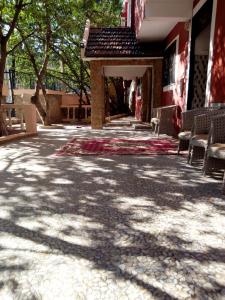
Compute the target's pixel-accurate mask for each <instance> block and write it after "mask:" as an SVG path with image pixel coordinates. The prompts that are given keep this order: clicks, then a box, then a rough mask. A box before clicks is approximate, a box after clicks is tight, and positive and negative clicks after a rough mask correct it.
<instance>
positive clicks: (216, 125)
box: [203, 114, 225, 174]
mask: <svg viewBox="0 0 225 300" xmlns="http://www.w3.org/2000/svg"><path fill="white" fill-rule="evenodd" d="M203 169H204V173H205V174H207V173H209V172H210V171H213V170H221V169H222V170H223V169H225V114H223V115H219V116H216V117H213V118H212V121H211V128H210V133H209V138H208V144H207V148H206V152H205V157H204V168H203Z"/></svg>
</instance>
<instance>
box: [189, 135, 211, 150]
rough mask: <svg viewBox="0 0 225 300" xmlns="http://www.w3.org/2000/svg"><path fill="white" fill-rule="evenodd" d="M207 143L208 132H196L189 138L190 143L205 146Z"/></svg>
mask: <svg viewBox="0 0 225 300" xmlns="http://www.w3.org/2000/svg"><path fill="white" fill-rule="evenodd" d="M207 143H208V134H196V135H194V136H193V137H192V139H191V145H193V146H196V147H202V148H206V147H207Z"/></svg>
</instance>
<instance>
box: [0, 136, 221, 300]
mask: <svg viewBox="0 0 225 300" xmlns="http://www.w3.org/2000/svg"><path fill="white" fill-rule="evenodd" d="M79 134H80V133H79ZM95 134H96V133H95ZM104 134H105V133H104ZM77 135H78V134H77ZM83 135H85V136H86V135H87V136H88V133H86V132H85V134H83ZM83 135H82V136H83ZM93 135H94V133H93ZM101 135H102V136H103V133H102V134H101ZM132 135H133V133H132ZM121 136H122V133H121ZM64 138H65V137H63V134H60V137H59V139H58V138H57V132H55V133H53V134H52V135H51V136H50V137H49V133H47V134H46V135H45V134H44V136H43V138H41V139H40V138H33V139H28V140H26V141H21V142H19V143H18V144H16V145H17V147H18V148H17V152H15V148H14V147H13V145H10V146H9V150H10V151H11V156H9V157H8V156H6V157H5V159H3V161H4V165H3V170H2V173H1V182H2V183H1V187H0V201H1V215H0V231H1V233H2V234H3V237H4V236H7V237H10V238H11V239H12V240H13V241H14V239H15V243H16V242H17V239H19V245H20V243H21V245H20V246H19V247H15V249H14V250H15V251H14V252H15V254H14V255H17V256H18V257H19V258H20V261H21V262H22V263H20V264H18V265H16V264H15V265H10V263H9V262H10V259H11V258H12V254H11V251H12V250H10V246H9V245H8V241H7V240H6V242H5V243H3V242H4V238H3V242H1V239H0V242H1V247H2V248H1V249H0V250H1V252H2V253H3V254H4V255H5V256H6V259H5V260H4V261H3V262H1V264H2V268H1V267H0V272H2V273H3V271H4V273H5V271H7V272H8V273H7V274H14V272H13V271H15V272H16V271H17V272H20V271H21V272H26V270H29V269H30V268H32V263H31V262H32V258H31V259H30V260H27V259H26V253H27V252H29V253H33V255H36V254H37V255H38V254H41V253H45V254H46V255H49V256H50V255H60V256H61V255H63V256H65V257H70V258H71V257H72V260H74V259H78V260H79V259H85V260H87V261H90V262H91V263H92V264H93V268H94V269H95V270H99V271H104V272H106V274H111V275H113V277H114V278H116V279H117V280H123V281H125V282H128V281H129V282H131V283H132V284H134V285H135V286H137V287H139V288H140V289H142V290H145V291H146V292H148V293H149V295H153V296H154V297H155V299H179V293H178V290H177V286H178V285H183V286H184V288H186V290H187V294H188V293H189V294H188V295H189V296H190V295H192V297H196V296H199V295H201V297H204V295H207V293H209V292H210V295H213V296H217V295H222V293H223V291H224V288H225V287H224V285H223V284H221V283H219V282H218V280H217V277H216V276H217V275H216V274H214V272H212V271H211V270H209V266H211V265H215V264H216V265H217V264H218V265H220V267H221V265H222V266H223V268H222V267H221V268H222V269H223V270H224V264H225V258H224V248H223V247H222V246H221V243H222V239H223V238H224V237H225V232H224V231H223V230H222V229H221V224H223V222H224V216H225V214H224V212H225V205H224V202H223V201H222V199H221V192H220V189H219V185H220V183H217V182H216V181H215V180H213V179H211V178H204V177H203V176H202V175H201V172H200V171H199V170H197V169H196V168H193V167H190V166H187V165H186V163H185V158H183V157H175V156H151V157H138V156H129V157H128V156H113V157H54V156H51V155H50V154H52V153H54V151H55V149H56V148H57V147H59V145H60V144H62V143H64V142H65V141H64ZM56 139H57V142H56ZM6 148H7V147H6ZM10 151H9V153H10ZM31 154H32V155H31ZM49 155H50V156H49ZM215 239H217V240H218V243H215ZM24 241H28V244H26V247H25V248H24ZM215 245H217V246H215ZM21 249H24V255H22V258H21V253H20V254H18V253H19V252H22V251H21ZM17 266H18V267H17ZM12 267H13V268H15V270H14V269H13V270H10V268H12ZM21 268H22V269H21ZM218 268H219V267H218ZM215 269H216V268H215ZM207 276H211V279H212V280H211V281H210V282H209V280H208V277H207ZM8 277H9V275H8ZM174 278H175V279H174ZM176 278H178V279H176ZM173 279H174V280H173ZM6 282H7V275H6V276H5V281H4V280H3V281H2V285H4V284H6ZM158 283H161V285H158ZM20 288H23V287H22V286H20ZM15 293H16V292H15Z"/></svg>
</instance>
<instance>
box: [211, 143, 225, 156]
mask: <svg viewBox="0 0 225 300" xmlns="http://www.w3.org/2000/svg"><path fill="white" fill-rule="evenodd" d="M208 156H211V157H214V158H219V159H225V144H212V145H211V146H210V147H209V149H208Z"/></svg>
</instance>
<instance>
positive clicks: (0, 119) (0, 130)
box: [0, 39, 8, 136]
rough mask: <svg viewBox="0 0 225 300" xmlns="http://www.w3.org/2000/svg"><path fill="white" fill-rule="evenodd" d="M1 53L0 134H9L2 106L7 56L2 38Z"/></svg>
mask: <svg viewBox="0 0 225 300" xmlns="http://www.w3.org/2000/svg"><path fill="white" fill-rule="evenodd" d="M0 49H1V54H0V136H3V135H8V131H7V126H6V124H5V120H4V116H3V111H2V108H1V105H2V100H3V99H4V97H3V84H4V73H5V65H6V58H7V48H6V42H5V41H4V39H2V40H1V45H0Z"/></svg>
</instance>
